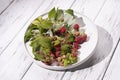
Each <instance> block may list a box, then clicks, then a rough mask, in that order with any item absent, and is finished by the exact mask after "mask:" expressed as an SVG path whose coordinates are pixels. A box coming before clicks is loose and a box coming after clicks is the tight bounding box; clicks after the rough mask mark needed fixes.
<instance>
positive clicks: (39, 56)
mask: <svg viewBox="0 0 120 80" xmlns="http://www.w3.org/2000/svg"><path fill="white" fill-rule="evenodd" d="M34 56H35V57H34V59H36V60H39V61H42V60H43V56H42V55H41V54H37V53H36V54H34Z"/></svg>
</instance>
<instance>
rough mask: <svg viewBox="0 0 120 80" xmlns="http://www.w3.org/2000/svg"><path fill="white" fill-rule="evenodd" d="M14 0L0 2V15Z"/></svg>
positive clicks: (1, 0) (0, 0)
mask: <svg viewBox="0 0 120 80" xmlns="http://www.w3.org/2000/svg"><path fill="white" fill-rule="evenodd" d="M13 1H14V0H0V14H2V13H3V12H4V11H5V10H6V9H7V8H8V7H9V6H10V5H11V4H12V3H13Z"/></svg>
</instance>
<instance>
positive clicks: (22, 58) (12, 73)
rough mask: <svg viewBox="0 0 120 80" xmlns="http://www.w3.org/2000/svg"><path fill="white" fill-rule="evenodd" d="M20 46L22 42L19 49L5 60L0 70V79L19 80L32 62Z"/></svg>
mask: <svg viewBox="0 0 120 80" xmlns="http://www.w3.org/2000/svg"><path fill="white" fill-rule="evenodd" d="M22 46H23V44H20V46H19V49H17V51H15V52H14V53H13V55H12V56H11V57H10V58H9V59H8V61H7V62H6V66H4V67H3V68H2V70H0V71H1V72H0V80H20V79H21V78H22V77H23V75H24V74H25V72H26V70H27V69H28V68H29V67H30V65H31V64H32V61H31V60H30V59H29V58H28V57H27V56H26V55H25V49H23V47H22ZM2 58H3V57H2Z"/></svg>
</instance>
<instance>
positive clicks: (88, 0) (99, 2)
mask: <svg viewBox="0 0 120 80" xmlns="http://www.w3.org/2000/svg"><path fill="white" fill-rule="evenodd" d="M105 2H106V0H76V2H75V4H74V5H73V6H72V9H74V10H75V11H77V12H80V13H81V14H84V15H85V16H87V17H88V18H89V19H91V20H92V21H94V19H95V17H96V16H97V15H98V13H99V11H100V10H101V8H102V7H103V5H104V3H105Z"/></svg>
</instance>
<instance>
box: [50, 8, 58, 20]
mask: <svg viewBox="0 0 120 80" xmlns="http://www.w3.org/2000/svg"><path fill="white" fill-rule="evenodd" d="M55 15H56V11H55V8H53V9H52V10H51V11H49V13H48V17H49V19H55Z"/></svg>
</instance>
